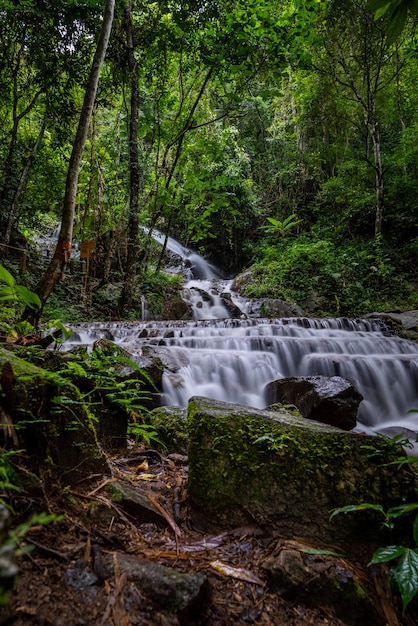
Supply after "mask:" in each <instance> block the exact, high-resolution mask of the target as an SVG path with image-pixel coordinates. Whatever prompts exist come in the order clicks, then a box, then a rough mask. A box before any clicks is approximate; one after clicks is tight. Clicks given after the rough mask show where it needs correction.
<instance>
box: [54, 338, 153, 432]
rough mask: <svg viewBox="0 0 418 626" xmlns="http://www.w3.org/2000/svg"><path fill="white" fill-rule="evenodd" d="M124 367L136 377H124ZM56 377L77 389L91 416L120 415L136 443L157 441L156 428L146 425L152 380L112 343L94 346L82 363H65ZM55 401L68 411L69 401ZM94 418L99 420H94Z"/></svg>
mask: <svg viewBox="0 0 418 626" xmlns="http://www.w3.org/2000/svg"><path fill="white" fill-rule="evenodd" d="M126 368H128V369H129V370H133V371H134V372H136V374H137V377H136V376H134V375H132V376H125V375H124V374H123V372H124V370H125V369H126ZM59 374H60V376H61V378H62V384H65V381H66V380H71V381H72V382H74V383H75V384H76V385H78V386H79V387H80V390H81V400H82V402H83V403H84V404H85V405H86V407H87V409H88V411H89V412H90V413H91V415H92V416H93V417H94V416H95V415H97V414H99V415H100V413H101V410H102V407H104V408H106V407H107V410H110V411H111V412H112V411H114V412H116V413H121V412H122V413H123V414H125V415H126V417H127V419H128V434H130V435H132V436H133V437H134V438H135V440H136V441H138V440H140V441H142V442H145V443H146V444H149V443H150V442H151V441H157V442H158V435H157V433H156V432H155V429H154V428H152V427H151V426H149V425H148V424H146V423H145V419H146V416H147V414H148V409H147V407H146V403H147V402H148V401H149V399H150V393H149V391H147V390H146V389H144V387H145V386H148V387H152V386H153V383H152V380H151V379H150V378H149V376H148V375H147V373H146V372H145V371H144V370H143V369H141V368H140V367H139V366H138V364H137V363H135V361H133V360H132V359H130V358H129V357H127V356H126V355H124V354H123V353H122V352H121V351H120V350H119V349H118V348H117V346H114V347H112V344H111V343H109V344H106V345H105V347H100V346H96V347H95V348H94V349H93V350H92V352H91V353H90V354H86V355H84V356H83V359H82V360H81V361H68V362H67V363H66V369H65V370H61V371H60V372H59ZM55 402H56V403H58V404H61V403H62V402H64V404H65V406H66V407H67V408H68V405H69V402H71V401H70V400H69V399H68V398H66V397H65V396H56V398H55ZM94 419H95V420H96V421H97V420H98V418H97V417H95V418H94Z"/></svg>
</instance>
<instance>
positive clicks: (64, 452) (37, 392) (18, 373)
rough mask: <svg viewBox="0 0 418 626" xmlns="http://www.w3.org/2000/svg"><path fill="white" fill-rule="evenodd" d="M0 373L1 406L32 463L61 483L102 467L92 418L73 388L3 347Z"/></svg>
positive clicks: (101, 457) (101, 469)
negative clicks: (59, 479)
mask: <svg viewBox="0 0 418 626" xmlns="http://www.w3.org/2000/svg"><path fill="white" fill-rule="evenodd" d="M0 371H2V372H3V374H2V377H1V387H2V395H1V399H0V402H1V406H2V408H3V411H4V413H5V414H6V415H8V416H9V418H10V420H11V422H12V423H13V425H14V428H15V429H16V433H17V437H18V441H19V447H20V448H23V449H24V450H25V452H26V453H27V454H28V455H29V456H30V457H31V459H32V461H33V463H34V464H35V466H37V467H43V468H44V469H48V470H50V472H51V474H53V475H54V476H55V477H60V478H62V480H63V482H64V483H65V484H70V483H71V482H72V481H73V480H74V479H76V478H79V476H80V475H83V474H85V473H92V472H94V473H97V472H105V471H108V466H107V463H106V460H105V457H104V455H103V453H102V451H101V449H100V446H99V444H98V441H97V436H96V430H95V421H94V417H93V415H92V414H91V413H90V412H89V410H88V408H87V407H86V406H85V404H84V402H83V400H82V398H81V394H80V391H79V390H78V389H77V387H75V386H74V385H72V384H71V383H69V382H68V381H65V380H63V379H62V378H60V377H59V376H58V375H57V374H55V373H52V372H48V371H46V370H44V369H43V368H41V367H38V366H37V365H34V364H33V363H29V362H28V361H25V360H24V359H21V358H20V357H18V356H16V355H15V354H13V352H11V351H10V350H5V349H3V348H0Z"/></svg>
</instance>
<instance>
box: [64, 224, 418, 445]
mask: <svg viewBox="0 0 418 626" xmlns="http://www.w3.org/2000/svg"><path fill="white" fill-rule="evenodd" d="M153 237H154V238H155V239H156V240H157V241H159V242H160V243H163V242H164V239H165V237H164V235H163V234H162V233H160V232H159V231H154V232H153ZM167 247H168V248H169V249H170V251H171V252H172V253H175V254H177V255H178V256H180V257H181V259H182V262H183V261H184V262H186V261H187V268H186V270H185V276H186V278H187V279H188V280H187V281H186V282H185V284H184V288H183V298H184V300H185V301H186V302H188V303H189V304H190V306H191V309H192V312H193V318H194V321H169V322H158V321H155V322H151V321H142V322H112V323H92V324H78V325H75V326H74V327H73V336H72V337H71V339H70V340H69V341H68V342H66V344H65V349H70V348H71V347H73V346H75V345H80V344H87V345H88V344H92V343H93V342H94V341H96V340H97V339H100V338H101V337H106V338H108V339H110V340H112V341H114V342H116V343H118V344H120V345H121V346H123V347H124V348H125V349H126V350H127V351H128V352H130V353H131V354H132V355H133V357H135V356H140V355H141V354H142V352H143V349H144V347H145V346H147V345H148V346H155V347H156V348H157V349H158V348H159V347H163V349H164V354H165V363H166V369H165V371H164V374H163V382H162V394H161V401H162V404H164V405H177V406H186V405H187V402H188V400H189V398H190V397H191V396H207V397H210V398H214V399H218V400H224V401H227V402H235V403H239V404H245V405H248V406H253V407H256V408H264V407H265V406H266V397H265V387H266V384H267V383H269V382H271V381H273V380H276V379H279V378H284V377H287V376H317V375H323V376H342V377H343V378H346V379H347V380H349V381H350V382H351V383H352V384H353V385H354V386H355V387H356V388H357V389H358V391H359V392H360V393H361V394H362V395H363V398H364V399H363V401H362V402H361V404H360V407H359V412H358V427H359V429H363V430H365V431H367V432H388V433H391V434H393V433H394V432H397V431H402V430H403V431H411V433H412V434H414V433H418V344H417V343H414V342H412V341H407V340H405V339H401V338H399V337H396V336H391V335H390V334H389V333H388V332H387V329H386V328H385V326H384V324H383V323H382V322H379V321H369V320H350V319H315V318H313V319H309V318H283V319H250V318H249V313H248V309H247V306H246V303H245V302H243V301H242V300H241V299H240V298H239V297H238V296H237V295H236V294H233V293H232V292H231V281H225V280H222V279H220V278H219V276H220V272H219V271H218V270H217V269H216V268H215V267H214V266H213V265H212V264H210V263H208V261H206V260H205V259H203V258H202V257H200V256H199V255H198V254H196V253H195V252H193V251H191V250H190V249H188V248H186V247H184V246H182V245H181V244H180V243H179V242H177V241H176V240H175V239H173V238H171V237H169V238H168V240H167ZM183 270H184V266H183ZM226 292H229V296H228V301H229V302H232V303H233V304H234V305H235V306H237V307H238V308H239V309H240V310H241V312H242V315H241V318H239V319H237V318H235V319H231V318H230V312H229V310H228V307H227V306H226V302H227V300H225V297H224V296H225V293H226ZM142 309H143V310H142V317H143V318H145V317H146V316H145V312H144V311H145V309H144V303H143V307H142ZM167 357H169V358H167ZM414 438H415V437H414Z"/></svg>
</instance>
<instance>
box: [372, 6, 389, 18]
mask: <svg viewBox="0 0 418 626" xmlns="http://www.w3.org/2000/svg"><path fill="white" fill-rule="evenodd" d="M389 6H390V5H389V4H387V5H386V6H384V7H382V8H381V9H377V11H376V12H375V14H374V19H375V21H377V20H379V19H380V18H381V17H382V16H383V15H384V14H385V13H386V11H387V10H388V8H389Z"/></svg>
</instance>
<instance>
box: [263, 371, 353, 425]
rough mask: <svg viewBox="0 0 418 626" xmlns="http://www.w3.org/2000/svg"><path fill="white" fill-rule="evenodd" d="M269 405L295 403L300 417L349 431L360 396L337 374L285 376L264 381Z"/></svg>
mask: <svg viewBox="0 0 418 626" xmlns="http://www.w3.org/2000/svg"><path fill="white" fill-rule="evenodd" d="M265 396H266V400H267V403H268V404H275V403H276V402H280V403H283V404H294V405H295V406H296V407H297V408H298V409H299V411H300V412H301V413H302V415H303V417H306V418H308V419H312V420H317V421H318V422H323V423H324V424H331V425H332V426H337V427H338V428H342V429H343V430H351V429H352V428H354V427H355V426H356V424H357V420H356V417H357V411H358V407H359V404H360V402H361V401H362V400H363V396H362V395H361V394H360V393H359V392H358V391H357V389H356V388H355V387H354V386H353V385H352V384H351V383H350V381H348V380H346V379H345V378H341V377H340V376H331V377H327V376H300V377H293V376H291V377H288V378H282V379H280V380H274V381H272V382H270V383H267V385H266V387H265Z"/></svg>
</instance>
